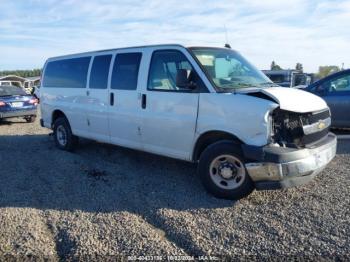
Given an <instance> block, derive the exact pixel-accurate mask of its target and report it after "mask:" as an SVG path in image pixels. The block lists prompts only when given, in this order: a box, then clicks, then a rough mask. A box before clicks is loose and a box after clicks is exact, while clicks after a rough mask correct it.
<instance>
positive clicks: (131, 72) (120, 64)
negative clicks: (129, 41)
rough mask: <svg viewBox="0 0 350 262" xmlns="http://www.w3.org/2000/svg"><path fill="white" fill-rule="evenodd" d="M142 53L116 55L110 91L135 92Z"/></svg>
mask: <svg viewBox="0 0 350 262" xmlns="http://www.w3.org/2000/svg"><path fill="white" fill-rule="evenodd" d="M141 57H142V53H124V54H118V55H117V56H116V58H115V61H114V65H113V72H112V82H111V88H112V89H119V90H136V88H137V77H138V73H139V67H140V61H141Z"/></svg>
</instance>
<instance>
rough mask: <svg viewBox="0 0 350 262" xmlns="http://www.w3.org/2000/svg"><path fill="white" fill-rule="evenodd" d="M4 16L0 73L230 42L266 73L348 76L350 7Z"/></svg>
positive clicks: (25, 9)
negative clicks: (118, 51)
mask: <svg viewBox="0 0 350 262" xmlns="http://www.w3.org/2000/svg"><path fill="white" fill-rule="evenodd" d="M0 10H1V14H0V70H13V69H32V68H41V67H42V66H43V64H44V62H45V60H46V59H47V58H48V57H52V56H58V55H64V54H70V53H79V52H83V51H91V50H99V49H109V48H118V47H126V46H137V45H148V44H165V43H179V44H183V45H185V46H193V45H197V46H198V45H201V46H219V47H222V46H223V45H224V44H225V42H226V38H227V41H228V42H229V43H230V45H231V46H232V48H233V49H235V50H237V51H239V52H240V53H241V54H243V55H244V56H245V57H246V58H247V59H248V60H249V61H251V62H252V63H253V64H255V65H256V66H257V67H258V68H260V69H268V68H269V67H270V64H271V61H272V60H274V61H276V63H277V64H278V65H280V66H281V67H282V68H294V67H295V64H296V63H297V62H300V63H302V64H303V66H304V71H306V72H316V71H317V70H318V66H320V65H338V66H340V67H341V66H342V63H344V67H345V68H350V49H349V46H350V0H347V1H345V0H333V1H330V0H320V1H316V0H289V1H283V0H240V1H239V0H221V1H219V0H218V1H211V0H207V1H205V0H204V1H199V0H198V1H197V0H193V1H191V0H187V1H176V0H148V1H134V0H128V1H124V0H100V1H92V0H84V1H83V0H59V1H56V0H23V1H22V0H0ZM225 28H226V29H225ZM225 32H227V34H226V33H225ZM226 36H227V37H226Z"/></svg>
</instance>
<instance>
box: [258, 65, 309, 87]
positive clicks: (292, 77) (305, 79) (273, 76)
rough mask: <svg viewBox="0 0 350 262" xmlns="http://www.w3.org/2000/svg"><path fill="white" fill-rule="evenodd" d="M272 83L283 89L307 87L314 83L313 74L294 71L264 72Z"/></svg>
mask: <svg viewBox="0 0 350 262" xmlns="http://www.w3.org/2000/svg"><path fill="white" fill-rule="evenodd" d="M262 71H263V73H264V74H265V75H266V76H267V77H268V78H270V80H271V81H272V82H274V83H275V84H278V85H279V86H283V87H296V86H306V85H309V84H310V83H311V82H312V81H313V74H307V73H303V72H301V71H299V70H294V69H286V70H284V69H281V70H262Z"/></svg>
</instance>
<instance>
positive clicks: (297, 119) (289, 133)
mask: <svg viewBox="0 0 350 262" xmlns="http://www.w3.org/2000/svg"><path fill="white" fill-rule="evenodd" d="M329 117H330V112H329V110H328V109H327V110H324V111H322V112H317V113H295V112H289V111H285V110H281V109H277V110H275V112H274V114H273V128H274V136H273V138H274V140H275V142H277V143H279V144H280V145H282V146H287V147H298V148H299V147H305V146H307V145H309V144H312V143H315V142H317V141H318V140H320V139H322V138H323V137H325V136H326V135H327V133H328V131H329V127H327V126H326V127H325V128H321V129H320V130H319V131H318V129H317V128H316V129H315V132H309V133H308V134H305V132H304V129H303V127H305V126H309V125H312V124H314V125H317V123H319V121H320V120H321V121H323V120H325V119H327V118H329Z"/></svg>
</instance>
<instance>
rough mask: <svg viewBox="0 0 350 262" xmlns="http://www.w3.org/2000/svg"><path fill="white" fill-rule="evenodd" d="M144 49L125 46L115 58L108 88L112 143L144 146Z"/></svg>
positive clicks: (140, 147)
mask: <svg viewBox="0 0 350 262" xmlns="http://www.w3.org/2000/svg"><path fill="white" fill-rule="evenodd" d="M141 60H142V51H141V50H139V49H137V50H133V51H130V50H122V51H119V52H118V53H116V55H115V57H114V60H113V68H112V73H111V84H110V89H109V132H110V139H111V142H112V143H113V144H117V145H122V146H126V147H130V148H136V149H142V144H141V133H140V122H141V121H140V110H141V109H140V100H139V97H138V93H137V87H138V85H139V83H140V81H139V79H142V78H141V77H140V76H139V71H140V70H139V69H140V64H141Z"/></svg>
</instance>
